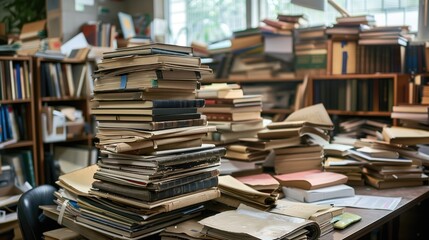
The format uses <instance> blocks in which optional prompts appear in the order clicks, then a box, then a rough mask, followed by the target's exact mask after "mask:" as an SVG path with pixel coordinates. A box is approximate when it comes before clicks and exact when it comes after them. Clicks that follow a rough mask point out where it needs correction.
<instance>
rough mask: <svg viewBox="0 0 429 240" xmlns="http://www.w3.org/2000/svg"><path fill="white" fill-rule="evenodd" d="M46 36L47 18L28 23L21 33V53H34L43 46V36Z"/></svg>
mask: <svg viewBox="0 0 429 240" xmlns="http://www.w3.org/2000/svg"><path fill="white" fill-rule="evenodd" d="M45 37H46V19H43V20H39V21H35V22H30V23H26V24H24V25H23V26H22V29H21V33H20V35H19V43H20V44H21V47H20V48H19V50H18V51H17V53H18V54H19V55H30V56H31V55H34V54H35V53H36V52H37V51H39V50H40V49H41V48H42V40H41V39H42V38H45Z"/></svg>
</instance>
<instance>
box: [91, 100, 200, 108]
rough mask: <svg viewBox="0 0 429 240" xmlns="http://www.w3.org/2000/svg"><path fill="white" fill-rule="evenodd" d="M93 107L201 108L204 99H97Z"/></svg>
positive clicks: (93, 102)
mask: <svg viewBox="0 0 429 240" xmlns="http://www.w3.org/2000/svg"><path fill="white" fill-rule="evenodd" d="M91 107H92V108H195V107H196V108H200V107H204V99H193V100H147V101H126V102H124V101H97V100H93V101H92V102H91Z"/></svg>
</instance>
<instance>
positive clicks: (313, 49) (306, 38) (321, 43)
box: [295, 26, 328, 76]
mask: <svg viewBox="0 0 429 240" xmlns="http://www.w3.org/2000/svg"><path fill="white" fill-rule="evenodd" d="M325 30H326V27H325V26H314V27H307V28H299V29H297V34H296V36H295V72H296V75H297V76H305V75H306V74H310V75H323V74H326V70H327V53H328V50H327V35H326V34H325Z"/></svg>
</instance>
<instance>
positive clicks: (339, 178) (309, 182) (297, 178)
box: [274, 170, 347, 190]
mask: <svg viewBox="0 0 429 240" xmlns="http://www.w3.org/2000/svg"><path fill="white" fill-rule="evenodd" d="M274 178H276V179H277V181H279V182H280V184H281V185H282V186H284V187H294V188H300V189H304V190H312V189H318V188H323V187H329V186H334V185H338V184H344V183H346V182H347V176H345V175H343V174H339V173H331V172H322V171H320V170H308V171H302V172H295V173H288V174H282V175H274Z"/></svg>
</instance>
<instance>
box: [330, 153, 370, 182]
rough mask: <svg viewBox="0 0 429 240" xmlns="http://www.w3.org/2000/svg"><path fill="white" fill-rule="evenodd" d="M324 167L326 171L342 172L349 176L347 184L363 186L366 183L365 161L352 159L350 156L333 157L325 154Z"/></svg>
mask: <svg viewBox="0 0 429 240" xmlns="http://www.w3.org/2000/svg"><path fill="white" fill-rule="evenodd" d="M325 157H326V159H325V161H324V162H323V169H324V170H325V171H326V172H334V173H341V174H344V175H346V176H347V183H346V184H347V185H350V186H363V185H364V184H365V181H364V177H363V174H362V167H363V166H364V165H365V163H364V162H361V161H358V160H355V159H352V158H350V157H347V156H344V157H332V156H327V155H326V154H325Z"/></svg>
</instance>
